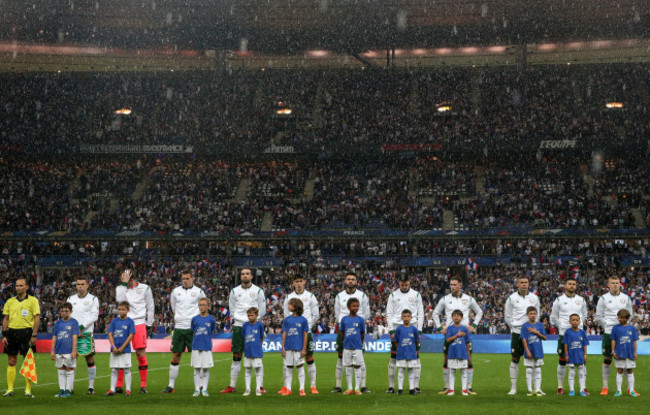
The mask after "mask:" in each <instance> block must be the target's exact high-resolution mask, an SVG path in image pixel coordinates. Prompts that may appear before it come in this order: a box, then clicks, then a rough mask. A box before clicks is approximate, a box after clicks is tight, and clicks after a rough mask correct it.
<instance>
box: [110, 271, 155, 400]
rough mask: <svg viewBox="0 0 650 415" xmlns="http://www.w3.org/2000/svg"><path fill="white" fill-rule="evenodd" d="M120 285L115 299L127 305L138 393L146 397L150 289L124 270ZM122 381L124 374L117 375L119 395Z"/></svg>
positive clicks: (132, 273) (152, 305)
mask: <svg viewBox="0 0 650 415" xmlns="http://www.w3.org/2000/svg"><path fill="white" fill-rule="evenodd" d="M120 278H121V280H122V283H121V284H120V285H118V286H117V288H116V289H115V299H116V300H117V302H121V301H127V302H128V303H129V307H130V309H129V313H128V314H127V316H128V317H129V318H131V319H132V320H133V323H134V324H135V335H134V336H133V340H132V341H131V343H132V346H133V348H134V349H135V356H136V358H137V359H138V369H139V372H140V393H141V394H143V395H146V394H147V393H149V392H148V391H147V376H148V375H149V365H148V362H147V327H151V326H152V325H153V319H154V311H155V310H154V307H155V305H154V301H153V292H152V291H151V287H149V286H148V285H147V284H143V283H141V282H138V281H136V279H135V273H134V272H133V271H131V270H126V271H124V272H123V273H122V276H121V277H120ZM123 381H124V372H123V371H122V370H120V371H119V373H118V379H117V385H116V390H115V391H116V392H117V393H120V391H121V389H122V382H123Z"/></svg>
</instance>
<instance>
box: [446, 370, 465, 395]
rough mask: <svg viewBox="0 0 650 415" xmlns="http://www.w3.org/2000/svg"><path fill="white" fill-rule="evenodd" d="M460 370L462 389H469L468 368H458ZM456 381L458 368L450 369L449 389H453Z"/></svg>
mask: <svg viewBox="0 0 650 415" xmlns="http://www.w3.org/2000/svg"><path fill="white" fill-rule="evenodd" d="M458 370H460V386H461V390H467V385H468V384H469V382H468V381H467V371H468V370H467V369H458ZM455 383H456V369H451V370H449V391H450V392H451V391H453V390H454V387H455Z"/></svg>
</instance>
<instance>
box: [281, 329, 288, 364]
mask: <svg viewBox="0 0 650 415" xmlns="http://www.w3.org/2000/svg"><path fill="white" fill-rule="evenodd" d="M286 341H287V332H286V331H285V329H284V327H282V357H286V356H287V352H286V350H284V344H285V342H286Z"/></svg>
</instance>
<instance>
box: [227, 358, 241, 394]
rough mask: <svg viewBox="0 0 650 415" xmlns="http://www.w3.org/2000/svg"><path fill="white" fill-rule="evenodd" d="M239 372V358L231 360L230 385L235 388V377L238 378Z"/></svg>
mask: <svg viewBox="0 0 650 415" xmlns="http://www.w3.org/2000/svg"><path fill="white" fill-rule="evenodd" d="M239 372H241V360H240V361H234V360H233V361H232V364H231V365H230V387H231V388H235V387H236V386H237V379H239Z"/></svg>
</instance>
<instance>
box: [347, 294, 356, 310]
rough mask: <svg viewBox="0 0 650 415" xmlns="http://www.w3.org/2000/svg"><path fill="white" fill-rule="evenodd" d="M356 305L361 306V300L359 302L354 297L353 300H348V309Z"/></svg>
mask: <svg viewBox="0 0 650 415" xmlns="http://www.w3.org/2000/svg"><path fill="white" fill-rule="evenodd" d="M354 303H357V304H359V300H357V299H356V298H354V297H352V298H350V299H348V303H347V305H348V309H349V308H350V306H351V305H352V304H354Z"/></svg>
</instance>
